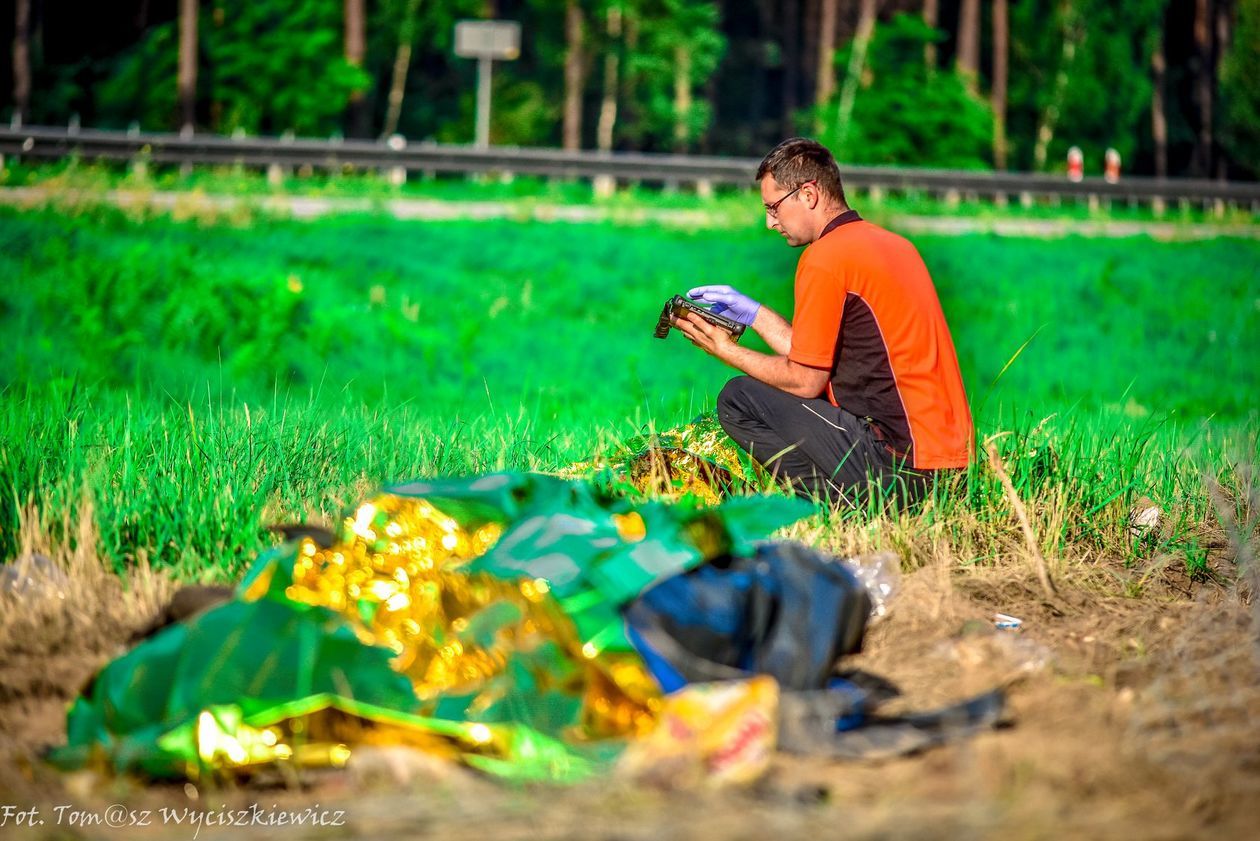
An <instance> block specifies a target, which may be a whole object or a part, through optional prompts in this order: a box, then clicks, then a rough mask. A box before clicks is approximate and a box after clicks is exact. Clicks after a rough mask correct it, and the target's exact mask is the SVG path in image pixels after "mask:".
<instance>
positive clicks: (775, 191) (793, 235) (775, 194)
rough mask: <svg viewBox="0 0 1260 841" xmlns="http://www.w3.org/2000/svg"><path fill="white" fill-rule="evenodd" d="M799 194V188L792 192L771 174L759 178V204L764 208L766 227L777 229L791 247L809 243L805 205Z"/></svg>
mask: <svg viewBox="0 0 1260 841" xmlns="http://www.w3.org/2000/svg"><path fill="white" fill-rule="evenodd" d="M808 183H810V184H812V183H813V182H808ZM802 186H804V185H802ZM800 196H801V193H800V191H799V189H798V190H796V191H795V192H794V191H793V190H792V188H790V187H784V186H783V185H781V184H779V182H777V181H775V180H774V176H773V175H767V176H765V177H764V178H762V179H761V204H762V206H763V207H764V208H765V214H766V227H767V228H769V229H770V230H772V231H778V232H779V234H780V235H781V236H782V237H783V238H784V239H785V240H787V244H788V245H790V246H792V247H793V248H799V247H800V246H802V245H807V244H808V243H809V238H808V230H807V227H808V226H807V224H806V223H807V221H808V220H807V214H806V207H805V206H804V204H803V203H802V202H801V201H800Z"/></svg>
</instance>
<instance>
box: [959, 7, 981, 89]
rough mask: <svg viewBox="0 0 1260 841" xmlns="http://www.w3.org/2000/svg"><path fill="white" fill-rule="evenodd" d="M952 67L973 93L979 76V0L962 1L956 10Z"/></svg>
mask: <svg viewBox="0 0 1260 841" xmlns="http://www.w3.org/2000/svg"><path fill="white" fill-rule="evenodd" d="M954 66H955V67H957V68H958V73H959V74H960V75H961V76H962V77H963V81H964V82H966V84H967V89H968V90H969V91H971V92H972V93H975V92H976V82H977V80H978V78H979V76H980V0H962V6H961V8H960V9H959V10H958V54H957V55H956V56H955V57H954Z"/></svg>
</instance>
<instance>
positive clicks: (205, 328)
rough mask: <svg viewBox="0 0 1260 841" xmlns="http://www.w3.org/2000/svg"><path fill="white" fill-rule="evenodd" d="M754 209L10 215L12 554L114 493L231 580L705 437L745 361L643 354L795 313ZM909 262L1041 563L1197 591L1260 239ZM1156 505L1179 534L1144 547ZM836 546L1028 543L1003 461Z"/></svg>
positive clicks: (109, 508)
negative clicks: (673, 305) (411, 484)
mask: <svg viewBox="0 0 1260 841" xmlns="http://www.w3.org/2000/svg"><path fill="white" fill-rule="evenodd" d="M754 216H755V215H754V214H751V213H750V224H749V225H748V226H747V227H746V228H739V229H732V230H706V231H702V232H697V233H688V232H684V231H679V230H673V229H659V228H654V227H650V226H641V227H634V228H618V227H614V226H612V225H608V224H589V225H576V224H574V225H567V224H559V223H553V224H542V223H514V222H506V221H503V222H473V221H463V222H442V223H418V222H398V221H392V220H381V219H377V218H373V217H345V218H340V219H333V220H327V221H322V222H318V223H300V222H284V221H268V220H256V221H255V222H254V224H252V225H251V226H248V227H238V226H232V225H228V224H214V225H205V224H198V223H196V222H176V221H172V220H170V219H168V218H148V219H144V220H134V219H130V218H128V217H127V216H125V215H123V214H121V213H117V212H113V211H104V210H100V209H95V210H90V211H80V212H52V211H38V212H28V213H17V212H14V211H8V210H3V211H0V273H2V275H3V277H4V278H5V281H4V283H3V284H2V285H0V325H2V327H3V331H4V336H5V341H4V342H3V345H2V346H0V383H2V384H3V391H2V392H0V448H2V449H0V488H2V489H3V490H2V492H3V500H2V503H0V512H2V513H0V556H3V557H12V556H13V555H14V554H15V552H16V551H17V542H18V532H19V526H20V521H22V520H23V519H24V518H25V519H26V521H27V524H28V527H33V528H36V529H37V530H43V531H47V532H49V533H50V534H51V535H52V536H53V537H56V536H57V535H58V534H61V533H63V532H65V533H67V534H68V533H69V531H68V528H67V527H68V526H69V525H71V524H73V523H74V522H75V520H76V519H77V518H78V517H80V516H83V515H84V514H86V508H85V506H86V505H91V506H93V513H92V516H93V517H94V518H95V521H96V525H97V529H98V531H99V540H100V547H99V548H100V551H101V552H102V554H104V555H105V556H107V557H109V558H111V559H113V560H114V562H115V563H117V564H125V563H128V562H130V561H132V560H134V559H136V558H138V557H140V556H142V555H143V556H145V557H147V558H149V559H150V560H151V561H153V562H155V563H160V564H163V565H168V566H171V567H174V568H175V569H176V570H177V571H178V572H179V574H181V575H184V576H187V577H201V576H203V575H211V576H216V575H217V576H222V575H231V574H234V573H235V572H237V571H238V570H239V569H240V568H241V566H242V565H243V564H244V563H246V562H247V561H248V560H249V559H251V558H252V557H253V556H254V554H255V553H256V552H257V551H258V549H259V548H260V547H262V546H264V545H266V543H267V542H268V537H267V536H266V534H265V532H263V531H262V525H263V524H264V523H267V522H275V521H284V520H292V519H295V518H309V517H323V518H331V517H334V516H336V515H337V514H338V513H339V512H340V511H341V510H342V508H343V507H344V506H346V505H349V504H351V503H352V502H354V501H355V500H356V499H357V498H358V497H359V496H360V495H361V494H362V493H364V492H365V491H368V490H370V489H371V488H372V487H373V486H376V485H379V484H380V483H382V482H388V481H393V480H402V479H407V478H411V477H414V476H419V475H435V474H450V473H466V472H472V471H483V470H492V469H499V468H521V469H544V470H547V469H554V468H558V467H561V466H563V465H566V464H568V463H571V462H573V461H576V460H578V459H580V458H582V457H584V456H587V455H589V454H590V453H592V452H596V451H601V450H606V449H609V448H611V447H613V446H614V444H615V442H616V441H617V440H620V439H624V438H626V437H629V436H630V435H632V434H635V433H637V432H639V431H641V430H642V429H643V428H645V427H655V428H657V429H664V428H668V427H670V426H673V425H676V424H678V423H682V422H685V421H686V420H688V419H690V418H691V417H692V416H694V415H695V414H697V413H698V412H700V411H704V410H707V409H708V408H711V406H712V403H713V399H714V397H715V396H716V394H717V392H718V390H720V388H721V386H722V384H723V383H724V382H725V380H726V378H727V377H728V376H730V374H731V372H730V371H729V369H726V368H724V367H723V366H721V365H720V364H718V363H716V362H714V361H713V360H711V359H709V358H708V357H705V356H704V355H703V354H701V353H699V352H698V351H696V350H695V349H694V348H692V347H690V346H689V345H688V344H687V343H686V342H684V341H682V340H681V339H680V338H679V337H678V336H676V335H675V336H671V338H670V339H669V340H667V341H657V340H654V339H652V338H651V335H650V333H651V329H652V327H653V326H654V323H655V320H656V316H657V314H658V313H659V311H660V307H661V305H662V303H663V302H664V300H665V299H666V298H667V297H669V296H670V295H672V294H674V293H675V292H678V291H681V290H684V289H686V288H688V287H690V286H693V285H698V284H700V283H706V282H728V283H731V284H733V285H736V286H738V287H740V288H742V289H744V290H745V291H747V292H748V293H750V294H752V295H754V296H756V297H759V298H760V299H762V300H763V301H765V302H766V303H767V304H769V305H770V306H772V307H774V308H775V309H778V310H780V311H782V312H789V311H790V301H791V279H792V271H793V267H794V265H795V260H796V258H797V256H798V252H796V251H793V250H791V249H788V248H786V247H785V246H783V244H782V243H781V241H780V240H779V239H778V238H777V237H774V236H772V235H770V234H768V233H767V232H765V231H764V230H763V229H761V228H760V226H759V224H757V219H755V218H754ZM915 242H916V244H917V245H918V246H919V248H920V250H921V252H922V253H923V255H924V258H925V260H926V261H927V263H928V266H929V268H930V269H931V270H932V272H933V275H934V277H935V279H936V282H937V286H938V288H939V290H940V293H941V298H942V303H943V305H944V307H945V311H946V315H947V316H948V318H949V321H950V324H951V327H952V330H953V333H954V339H955V342H956V344H957V346H958V349H959V354H960V358H961V361H962V365H963V373H964V378H965V380H966V383H967V386H968V391H969V394H970V397H971V400H972V404H973V408H974V410H975V412H976V416H977V421H978V433H979V438H980V440H981V441H983V440H985V439H987V438H989V437H990V436H995V435H996V436H999V437H997V438H996V440H995V443H996V445H997V446H998V448H999V451H1000V453H1001V455H1002V459H1003V461H1004V462H1005V464H1006V468H1007V470H1008V471H1009V472H1010V473H1011V477H1012V479H1013V481H1014V483H1015V487H1016V489H1017V492H1018V493H1019V495H1020V496H1021V497H1023V498H1024V500H1025V501H1026V502H1027V503H1028V504H1029V508H1030V515H1031V516H1032V519H1033V521H1034V528H1035V531H1036V533H1037V538H1038V541H1039V542H1040V543H1041V545H1042V547H1043V549H1044V550H1045V551H1046V552H1047V555H1048V556H1049V555H1053V556H1055V557H1061V558H1065V559H1073V560H1089V559H1097V558H1100V557H1104V556H1105V557H1109V558H1114V559H1116V560H1117V561H1119V562H1122V563H1121V565H1120V568H1121V569H1125V568H1131V569H1134V570H1141V569H1144V568H1145V567H1144V566H1143V565H1149V564H1154V563H1157V562H1158V563H1162V564H1166V563H1167V561H1168V559H1169V558H1175V559H1177V560H1178V561H1179V562H1184V563H1185V564H1186V565H1187V566H1188V567H1189V568H1190V569H1191V571H1197V572H1203V571H1204V570H1205V569H1206V568H1207V564H1208V561H1209V560H1210V557H1209V556H1210V550H1211V546H1212V540H1213V538H1212V530H1213V528H1214V526H1212V522H1213V521H1214V515H1213V514H1212V513H1211V501H1210V499H1209V497H1208V493H1207V490H1206V487H1205V479H1206V478H1213V477H1215V478H1216V479H1219V481H1220V482H1221V483H1222V485H1223V486H1224V488H1225V491H1226V498H1227V499H1234V498H1237V497H1238V496H1239V495H1238V494H1237V487H1238V485H1239V484H1240V482H1243V481H1244V478H1243V477H1242V476H1240V474H1239V472H1238V469H1237V468H1236V467H1235V465H1236V464H1237V463H1239V462H1244V463H1245V462H1251V463H1258V462H1260V440H1258V437H1257V429H1258V424H1257V419H1258V415H1260V396H1258V395H1260V373H1258V372H1257V369H1256V366H1255V364H1254V358H1255V356H1256V349H1257V348H1260V272H1258V271H1257V269H1258V268H1260V243H1257V242H1254V241H1241V240H1215V241H1209V242H1203V243H1186V244H1176V243H1159V242H1155V241H1152V240H1147V239H1130V240H1102V241H1100V240H1087V239H1065V240H1055V241H1036V240H1016V239H1003V238H998V237H991V236H974V235H973V236H959V237H952V238H945V237H932V238H929V237H920V238H916V240H915ZM754 341H755V339H754ZM1142 496H1146V497H1149V498H1150V499H1152V500H1154V501H1155V502H1156V503H1158V504H1159V505H1161V506H1162V507H1163V508H1164V509H1165V511H1166V512H1167V514H1166V516H1165V518H1164V522H1163V524H1162V525H1161V527H1160V528H1159V529H1157V530H1156V531H1155V532H1153V533H1151V534H1149V535H1146V536H1145V537H1143V538H1141V539H1133V538H1132V537H1131V536H1130V533H1129V530H1128V528H1127V525H1126V523H1125V518H1126V517H1127V514H1128V511H1129V507H1130V506H1131V505H1132V504H1133V502H1134V501H1135V500H1137V499H1138V498H1139V497H1142ZM1238 504H1239V505H1241V504H1243V503H1242V502H1241V501H1240V502H1239V503H1238ZM33 517H37V518H38V522H37V523H34V524H32V523H31V522H30V520H31V518H33ZM822 533H823V538H822V539H823V540H824V542H827V543H828V544H829V545H833V546H835V547H837V548H839V549H846V550H850V551H852V550H857V549H863V548H867V547H872V546H879V545H883V546H887V545H890V544H891V545H894V546H897V547H899V548H903V549H905V550H906V554H907V555H909V556H911V562H914V559H915V558H918V559H920V561H921V560H922V559H923V558H924V557H926V556H928V555H929V554H931V553H939V552H946V553H947V554H948V555H949V557H951V558H952V559H953V562H956V563H959V564H979V563H990V562H994V561H997V560H999V559H1001V558H1002V557H1004V556H1006V555H1009V554H1010V553H1011V551H1012V549H1011V547H1012V546H1013V545H1017V544H1018V543H1019V537H1018V534H1019V532H1018V526H1017V524H1016V523H1015V522H1014V519H1013V518H1012V516H1011V512H1010V510H1009V508H1008V507H1007V500H1006V498H1005V497H1004V496H1003V491H1002V488H1001V486H1000V484H999V483H998V481H997V480H996V478H995V477H994V475H993V473H992V471H991V470H990V469H989V468H988V467H987V466H985V465H984V464H978V465H977V466H976V467H975V468H974V469H973V470H972V471H971V472H970V475H969V476H968V477H966V479H965V480H964V481H963V482H961V483H960V484H959V486H958V487H955V488H952V489H948V490H942V492H941V493H940V495H939V497H938V498H937V499H935V500H933V502H932V503H930V504H929V505H927V506H926V507H925V508H924V509H923V510H922V511H919V512H916V513H913V514H901V515H880V516H877V517H875V516H867V515H866V514H864V513H863V512H858V513H857V514H849V515H834V516H833V517H831V518H829V519H828V520H827V522H826V523H824V524H823V532H822ZM1134 575H1135V576H1136V575H1138V573H1137V572H1135V573H1134ZM1135 580H1136V579H1135Z"/></svg>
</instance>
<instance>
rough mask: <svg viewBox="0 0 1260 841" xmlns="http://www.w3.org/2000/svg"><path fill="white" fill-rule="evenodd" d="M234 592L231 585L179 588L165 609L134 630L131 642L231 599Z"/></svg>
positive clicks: (134, 642)
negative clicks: (146, 623)
mask: <svg viewBox="0 0 1260 841" xmlns="http://www.w3.org/2000/svg"><path fill="white" fill-rule="evenodd" d="M234 592H235V589H234V588H232V587H217V586H211V585H205V584H192V585H189V586H187V587H181V588H179V589H178V590H176V591H175V595H173V596H171V602H170V604H168V605H167V606H166V609H165V610H163V611H162V612H161V613H159V614H158V615H157V616H155V617H153V621H152V622H150V623H149V624H148V625H146V626H144V627H143V628H141V629H140V630H138V631H136V633H135V635H133V636H132V638H131V644H132V645H135V644H136V643H138V642H140V641H141V640H144V639H148V638H149V637H151V636H153V635H154V634H156V633H157V632H158V631H160V630H162V629H163V628H165V627H166V626H167V625H174V624H175V623H176V622H183V621H184V620H186V619H191V618H192V617H194V616H196V615H197V614H198V613H201V612H203V611H206V610H209V609H210V608H212V607H218V606H219V605H221V604H224V603H225V602H228V601H231V599H232V594H233V593H234Z"/></svg>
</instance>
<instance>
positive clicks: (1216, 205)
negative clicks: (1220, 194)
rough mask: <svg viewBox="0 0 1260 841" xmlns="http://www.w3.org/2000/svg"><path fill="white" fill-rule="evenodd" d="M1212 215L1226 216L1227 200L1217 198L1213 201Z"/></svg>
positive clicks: (1220, 217) (1219, 217)
mask: <svg viewBox="0 0 1260 841" xmlns="http://www.w3.org/2000/svg"><path fill="white" fill-rule="evenodd" d="M1212 215H1213V216H1215V217H1216V218H1217V219H1224V218H1225V200H1224V199H1216V200H1215V201H1213V202H1212Z"/></svg>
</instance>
